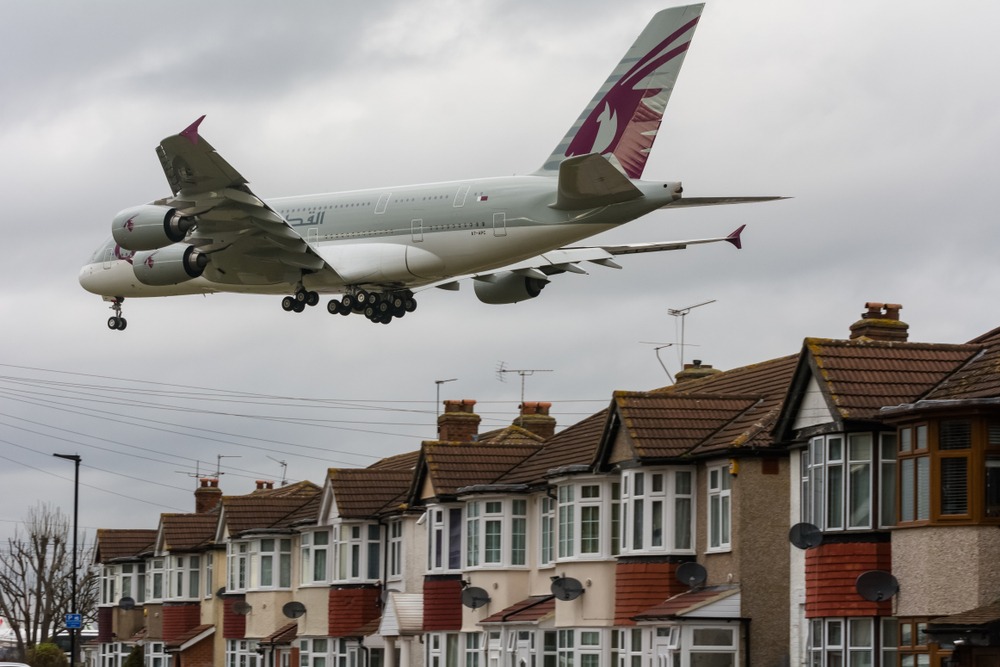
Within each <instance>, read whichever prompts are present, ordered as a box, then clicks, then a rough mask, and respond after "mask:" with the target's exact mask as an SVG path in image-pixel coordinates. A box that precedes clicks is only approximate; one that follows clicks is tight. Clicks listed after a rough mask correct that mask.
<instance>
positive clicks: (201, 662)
mask: <svg viewBox="0 0 1000 667" xmlns="http://www.w3.org/2000/svg"><path fill="white" fill-rule="evenodd" d="M212 648H213V644H212V637H211V636H208V637H206V638H205V639H202V640H201V641H200V642H198V643H197V644H195V645H194V646H192V647H191V648H189V649H188V650H186V651H183V652H182V653H181V660H180V664H181V665H182V667H213V664H212V658H213V657H214V656H213V655H212Z"/></svg>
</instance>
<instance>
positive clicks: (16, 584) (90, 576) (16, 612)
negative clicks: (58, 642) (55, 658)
mask: <svg viewBox="0 0 1000 667" xmlns="http://www.w3.org/2000/svg"><path fill="white" fill-rule="evenodd" d="M72 544H73V540H72V534H71V533H70V525H69V519H68V518H67V517H65V516H64V515H63V514H62V512H60V511H59V509H58V508H53V507H52V506H51V505H48V504H45V503H40V504H38V505H36V506H35V507H33V508H32V509H31V510H29V511H28V517H27V519H26V520H25V522H24V529H23V532H22V530H21V529H17V530H15V532H14V536H13V537H11V538H8V540H7V549H6V550H5V551H0V615H3V616H5V617H6V618H7V622H8V623H9V624H10V628H11V630H12V631H13V632H14V636H15V638H16V639H17V648H18V650H19V652H20V653H21V655H24V652H25V650H26V649H29V648H33V647H34V646H35V644H36V643H39V642H43V641H46V640H49V639H52V638H54V637H55V636H56V635H58V634H60V633H62V632H65V631H66V629H65V627H64V626H63V620H64V618H65V614H66V613H68V612H70V611H73V610H71V609H70V605H71V601H72V598H73V571H72V556H73V553H72V551H73V547H72ZM79 556H80V557H79V558H77V562H78V563H80V564H85V563H88V562H89V561H90V559H89V558H86V557H83V555H82V554H79ZM78 576H79V578H78V581H77V606H78V607H79V608H78V609H77V610H76V611H77V612H79V613H81V614H83V616H84V618H85V619H86V618H90V619H93V617H94V613H95V612H94V610H95V608H96V602H97V600H96V596H97V586H96V579H95V576H94V573H93V572H91V571H89V570H87V569H86V567H85V566H84V568H83V570H82V571H81V572H80V573H79V575H78Z"/></svg>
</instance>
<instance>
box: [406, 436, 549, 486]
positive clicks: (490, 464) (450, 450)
mask: <svg viewBox="0 0 1000 667" xmlns="http://www.w3.org/2000/svg"><path fill="white" fill-rule="evenodd" d="M541 447H542V445H541V444H539V443H535V444H506V443H500V442H497V443H492V444H487V445H480V444H445V443H439V442H425V443H424V445H423V447H422V448H421V460H422V462H423V469H424V470H423V472H424V474H426V476H427V478H429V479H430V482H431V484H432V486H433V487H434V492H435V494H436V495H437V496H439V497H440V496H454V495H456V494H457V492H458V490H459V489H462V488H465V487H469V486H476V485H478V484H491V483H494V482H496V481H497V480H499V479H501V478H502V477H503V476H504V475H505V474H506V473H508V472H510V471H511V470H513V469H514V468H515V467H517V466H518V465H520V464H521V463H522V462H523V461H524V460H525V459H526V458H528V457H529V456H531V455H532V454H534V453H535V452H537V451H538V450H539V449H540V448H541ZM420 481H421V474H419V473H418V475H417V476H416V478H415V479H414V487H413V490H414V491H415V492H416V493H419V492H420V486H419V484H420Z"/></svg>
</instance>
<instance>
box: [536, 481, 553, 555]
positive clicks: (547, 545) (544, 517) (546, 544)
mask: <svg viewBox="0 0 1000 667" xmlns="http://www.w3.org/2000/svg"><path fill="white" fill-rule="evenodd" d="M538 522H539V532H540V539H539V543H538V565H539V567H552V566H553V565H555V562H556V544H555V539H556V500H555V498H552V497H550V496H548V495H543V496H542V497H541V499H540V500H539V502H538Z"/></svg>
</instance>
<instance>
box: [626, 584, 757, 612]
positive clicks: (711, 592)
mask: <svg viewBox="0 0 1000 667" xmlns="http://www.w3.org/2000/svg"><path fill="white" fill-rule="evenodd" d="M739 591H740V588H739V586H736V585H728V586H709V587H707V588H701V589H698V590H690V591H685V592H684V593H680V594H678V595H675V596H673V597H671V598H668V599H666V600H664V601H663V602H661V603H660V604H658V605H656V606H654V607H650V608H649V609H647V610H646V611H644V612H642V613H640V614H636V615H635V616H634V618H635V619H636V620H644V619H654V618H675V617H677V616H684V615H686V614H690V613H692V612H694V611H696V610H697V609H700V608H702V607H704V606H706V605H709V604H712V603H713V602H718V601H719V600H722V599H724V598H727V597H729V596H730V595H735V594H737V593H739Z"/></svg>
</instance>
